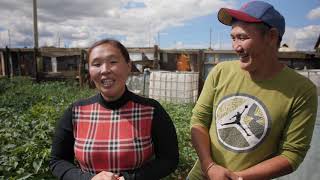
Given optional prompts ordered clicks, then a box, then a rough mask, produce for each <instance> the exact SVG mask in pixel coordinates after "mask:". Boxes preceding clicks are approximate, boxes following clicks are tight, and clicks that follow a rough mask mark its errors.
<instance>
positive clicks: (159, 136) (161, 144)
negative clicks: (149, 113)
mask: <svg viewBox="0 0 320 180" xmlns="http://www.w3.org/2000/svg"><path fill="white" fill-rule="evenodd" d="M153 118H154V119H153V122H152V140H153V144H154V151H155V158H154V159H153V160H152V161H150V162H148V163H146V164H145V165H143V166H142V167H141V168H140V169H137V170H135V172H134V173H132V174H128V173H126V174H124V178H125V179H126V180H151V179H152V180H157V179H160V178H163V177H165V176H168V175H169V174H170V173H172V172H173V171H174V170H175V169H176V168H177V166H178V162H179V149H178V140H177V134H176V130H175V127H174V125H173V122H172V120H171V118H170V116H169V115H168V113H167V112H166V111H165V110H164V109H163V107H162V106H161V105H160V104H159V103H157V104H156V107H155V113H154V116H153Z"/></svg>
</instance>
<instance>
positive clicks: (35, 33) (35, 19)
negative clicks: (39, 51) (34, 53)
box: [33, 0, 39, 48]
mask: <svg viewBox="0 0 320 180" xmlns="http://www.w3.org/2000/svg"><path fill="white" fill-rule="evenodd" d="M33 38H34V48H38V47H39V44H38V15H37V0H33Z"/></svg>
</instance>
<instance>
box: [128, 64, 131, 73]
mask: <svg viewBox="0 0 320 180" xmlns="http://www.w3.org/2000/svg"><path fill="white" fill-rule="evenodd" d="M128 67H129V74H130V73H131V69H132V61H129V62H128Z"/></svg>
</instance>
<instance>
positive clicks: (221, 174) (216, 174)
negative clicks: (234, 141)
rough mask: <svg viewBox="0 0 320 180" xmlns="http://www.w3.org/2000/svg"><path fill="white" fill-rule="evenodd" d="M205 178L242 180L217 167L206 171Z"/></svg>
mask: <svg viewBox="0 0 320 180" xmlns="http://www.w3.org/2000/svg"><path fill="white" fill-rule="evenodd" d="M206 176H207V178H208V179H209V180H242V178H241V177H239V176H238V175H236V174H235V173H234V172H232V171H230V170H228V169H226V168H224V167H222V166H219V165H214V166H212V167H211V168H210V169H208V171H207V174H206Z"/></svg>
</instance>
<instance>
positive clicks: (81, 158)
mask: <svg viewBox="0 0 320 180" xmlns="http://www.w3.org/2000/svg"><path fill="white" fill-rule="evenodd" d="M72 111H73V128H74V131H73V133H74V137H75V145H74V153H75V157H76V159H77V160H78V162H79V164H80V166H81V169H82V170H83V171H87V172H91V173H99V172H101V171H103V170H104V171H112V172H115V173H119V172H121V171H125V170H132V169H136V168H139V167H140V166H141V165H142V164H144V163H145V162H146V161H149V160H150V159H151V158H152V156H153V154H154V150H153V143H152V138H151V126H152V118H153V113H154V107H152V106H146V105H142V104H138V103H135V102H133V101H128V102H127V103H126V104H125V105H124V106H122V107H121V108H119V109H116V110H112V109H106V108H104V107H103V106H102V105H100V104H99V103H94V104H89V105H83V106H75V107H74V108H73V110H72Z"/></svg>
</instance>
